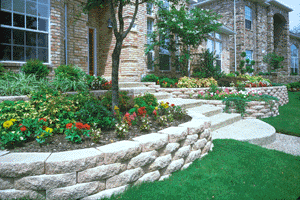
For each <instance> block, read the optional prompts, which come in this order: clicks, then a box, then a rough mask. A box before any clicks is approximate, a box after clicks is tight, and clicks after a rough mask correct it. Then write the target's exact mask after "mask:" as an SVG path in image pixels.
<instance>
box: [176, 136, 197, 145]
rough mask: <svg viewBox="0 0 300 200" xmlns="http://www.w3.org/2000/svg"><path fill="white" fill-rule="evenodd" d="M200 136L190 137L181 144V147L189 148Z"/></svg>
mask: <svg viewBox="0 0 300 200" xmlns="http://www.w3.org/2000/svg"><path fill="white" fill-rule="evenodd" d="M198 137H199V136H198V134H194V135H188V136H187V137H186V139H185V140H183V141H181V142H180V146H188V145H191V144H194V143H195V142H197V140H198Z"/></svg>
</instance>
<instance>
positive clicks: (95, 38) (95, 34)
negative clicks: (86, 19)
mask: <svg viewBox="0 0 300 200" xmlns="http://www.w3.org/2000/svg"><path fill="white" fill-rule="evenodd" d="M89 29H93V30H94V49H93V51H94V74H95V76H97V29H96V28H94V27H90V26H88V30H87V31H88V33H89ZM88 48H90V40H89V39H88ZM87 74H90V54H89V53H88V72H87Z"/></svg>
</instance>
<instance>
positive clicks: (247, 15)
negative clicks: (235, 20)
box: [245, 6, 252, 30]
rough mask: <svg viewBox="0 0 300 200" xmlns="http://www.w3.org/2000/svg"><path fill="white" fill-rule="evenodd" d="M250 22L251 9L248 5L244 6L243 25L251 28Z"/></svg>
mask: <svg viewBox="0 0 300 200" xmlns="http://www.w3.org/2000/svg"><path fill="white" fill-rule="evenodd" d="M251 24H252V10H251V8H249V7H248V6H245V27H246V29H249V30H251Z"/></svg>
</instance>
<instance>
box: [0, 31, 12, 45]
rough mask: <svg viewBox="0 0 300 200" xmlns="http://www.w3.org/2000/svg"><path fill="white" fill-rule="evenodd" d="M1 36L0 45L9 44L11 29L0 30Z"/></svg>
mask: <svg viewBox="0 0 300 200" xmlns="http://www.w3.org/2000/svg"><path fill="white" fill-rule="evenodd" d="M0 32H1V33H2V36H1V37H0V43H5V44H11V29H8V28H0Z"/></svg>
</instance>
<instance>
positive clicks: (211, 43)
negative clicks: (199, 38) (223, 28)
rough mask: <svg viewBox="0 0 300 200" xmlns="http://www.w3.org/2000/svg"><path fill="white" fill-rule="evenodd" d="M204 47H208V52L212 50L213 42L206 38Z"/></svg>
mask: <svg viewBox="0 0 300 200" xmlns="http://www.w3.org/2000/svg"><path fill="white" fill-rule="evenodd" d="M206 48H207V49H209V51H210V52H212V51H214V42H213V41H212V40H209V39H208V40H207V47H206Z"/></svg>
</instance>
